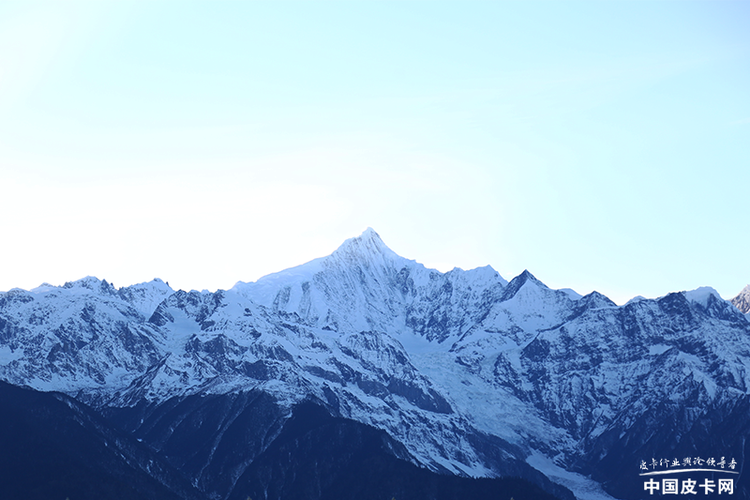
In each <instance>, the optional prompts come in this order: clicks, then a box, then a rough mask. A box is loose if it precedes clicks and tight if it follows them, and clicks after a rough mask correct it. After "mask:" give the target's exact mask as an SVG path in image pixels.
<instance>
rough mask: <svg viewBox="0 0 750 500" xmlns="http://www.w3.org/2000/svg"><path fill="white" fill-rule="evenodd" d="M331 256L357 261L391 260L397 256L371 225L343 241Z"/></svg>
mask: <svg viewBox="0 0 750 500" xmlns="http://www.w3.org/2000/svg"><path fill="white" fill-rule="evenodd" d="M331 257H334V258H336V257H338V258H344V259H346V260H352V259H354V260H357V261H370V262H377V261H384V260H388V261H392V260H393V259H397V258H399V256H398V255H397V254H396V253H395V252H394V251H393V250H391V249H390V248H388V246H386V244H385V243H383V240H382V239H381V238H380V235H379V234H378V233H376V232H375V230H374V229H373V228H371V227H368V228H367V229H365V230H364V232H363V233H362V234H360V235H359V236H357V237H354V238H349V239H348V240H346V241H344V242H343V243H342V244H341V246H339V247H338V248H337V249H336V250H335V251H334V252H333V253H332V254H331Z"/></svg>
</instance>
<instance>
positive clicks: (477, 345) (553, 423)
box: [0, 229, 750, 496]
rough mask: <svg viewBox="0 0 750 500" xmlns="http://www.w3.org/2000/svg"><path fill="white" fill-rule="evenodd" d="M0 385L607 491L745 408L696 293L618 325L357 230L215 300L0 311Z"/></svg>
mask: <svg viewBox="0 0 750 500" xmlns="http://www.w3.org/2000/svg"><path fill="white" fill-rule="evenodd" d="M746 292H747V293H746ZM743 294H744V295H743ZM741 296H744V297H748V296H750V290H749V289H748V288H746V289H745V290H744V291H743V293H742V294H740V296H738V298H739V297H741ZM738 298H736V299H735V300H733V301H732V303H733V304H734V305H735V306H737V307H740V305H737V304H738V301H737V299H738ZM740 304H741V303H740ZM0 378H2V379H3V380H6V381H8V382H10V383H13V384H16V385H25V386H30V387H33V388H36V389H41V390H60V391H63V392H66V393H68V394H71V395H73V396H75V397H77V398H79V399H81V400H82V401H85V402H87V403H89V404H92V405H94V406H97V407H105V406H115V407H126V406H132V405H135V404H137V403H138V402H139V401H143V400H146V401H151V402H156V403H158V402H160V401H166V400H167V399H168V398H170V397H174V396H186V395H192V394H226V393H236V392H241V391H248V390H259V391H264V392H267V393H268V394H271V395H273V396H274V397H275V398H277V399H278V400H279V401H281V402H282V403H284V404H288V405H289V406H290V407H291V405H293V404H294V403H296V402H299V401H302V400H304V399H305V398H306V397H308V396H314V397H316V398H317V399H319V400H321V401H326V402H327V404H329V405H330V407H331V408H333V409H335V411H336V412H337V413H338V414H340V415H341V416H343V417H347V418H352V419H355V420H358V421H360V422H363V423H367V424H370V425H373V426H375V427H378V428H380V429H383V430H385V431H387V432H388V433H389V434H390V435H391V436H393V437H394V438H395V439H396V440H398V441H400V442H401V443H403V444H404V445H405V446H406V448H407V449H408V451H409V453H410V454H411V455H412V456H413V457H414V460H415V461H416V462H418V463H420V464H422V465H424V466H427V467H429V468H431V469H433V470H437V471H444V472H451V473H455V474H462V475H471V476H492V475H502V474H518V472H517V470H516V469H513V467H512V466H510V465H508V464H510V463H512V462H514V461H515V463H521V464H525V463H527V462H528V463H532V464H537V463H547V464H548V465H549V467H553V465H554V467H557V468H559V469H556V470H558V472H559V471H562V470H568V471H571V473H572V472H576V473H578V472H580V473H582V474H584V475H585V476H591V475H593V476H597V475H598V477H599V479H598V480H600V481H604V482H606V481H607V480H608V479H607V477H606V474H604V473H601V471H599V472H597V463H598V462H599V461H606V459H607V457H608V456H609V457H614V456H615V455H616V454H618V453H619V454H621V455H623V454H624V455H625V456H628V457H630V458H631V459H633V460H636V458H637V455H634V454H636V452H637V451H638V450H640V449H643V448H638V447H637V446H636V445H635V444H634V443H636V441H638V440H639V439H641V440H642V439H645V438H643V437H642V436H645V435H653V433H652V434H648V433H646V434H644V427H643V426H644V425H646V424H644V421H647V420H648V415H650V414H652V413H653V412H660V414H662V415H664V414H666V415H668V416H670V415H671V416H674V418H675V419H676V420H677V421H678V422H679V423H678V424H676V425H678V426H679V428H680V432H682V433H683V434H687V433H689V432H691V431H690V429H692V428H693V426H694V424H696V422H698V421H699V420H700V421H701V422H705V421H706V419H708V420H711V419H721V418H723V417H724V416H725V415H726V412H725V411H724V410H721V409H722V408H734V407H735V406H736V405H735V406H732V405H734V404H735V403H736V402H737V401H740V400H744V399H743V398H745V399H746V398H748V395H749V394H750V322H748V321H747V320H746V319H745V317H744V315H743V314H741V313H740V312H739V311H738V310H737V309H736V308H735V307H733V306H732V305H731V304H729V303H728V302H727V301H724V300H722V299H721V297H719V296H718V294H717V293H716V292H715V291H714V290H712V289H709V288H701V289H698V290H695V291H691V292H679V293H673V294H669V295H667V296H665V297H661V298H659V299H655V300H649V299H640V300H633V301H630V302H628V303H627V304H626V305H624V306H617V305H616V304H614V303H613V302H612V301H610V300H609V299H608V298H606V297H605V296H603V295H601V294H598V293H596V292H594V293H591V294H589V295H586V296H584V297H581V296H580V295H578V294H576V293H575V292H573V291H572V290H553V289H550V288H548V287H547V286H545V285H544V284H543V283H542V282H541V281H539V280H538V279H537V278H535V277H534V276H533V275H532V274H531V273H530V272H528V271H524V272H523V273H522V274H520V275H519V276H517V277H515V278H513V279H512V280H511V281H510V282H508V281H506V280H505V279H503V278H502V277H501V276H500V275H499V274H498V273H497V272H496V271H494V270H493V269H492V268H490V267H484V268H478V269H473V270H470V271H463V270H460V269H454V270H452V271H450V272H447V273H440V272H438V271H435V270H431V269H427V268H425V267H424V266H423V265H421V264H418V263H417V262H415V261H412V260H408V259H405V258H403V257H400V256H398V255H396V254H395V253H394V252H393V251H391V250H390V249H389V248H388V247H387V246H386V245H385V244H384V243H383V241H382V240H381V239H380V237H379V236H378V235H377V233H375V231H373V230H372V229H368V230H367V231H365V232H364V233H363V234H362V235H361V236H359V237H357V238H352V239H350V240H347V241H346V242H344V243H343V244H342V245H341V247H339V248H338V249H337V250H336V251H335V252H333V254H331V255H330V256H328V257H324V258H320V259H316V260H314V261H311V262H309V263H307V264H303V265H301V266H298V267H295V268H292V269H288V270H286V271H281V272H279V273H276V274H272V275H269V276H266V277H264V278H261V279H259V280H258V281H257V282H255V283H241V282H240V283H237V285H235V286H234V287H233V288H232V289H230V290H227V291H221V290H220V291H218V292H216V293H209V292H195V291H193V292H189V293H188V292H183V291H173V290H171V289H170V288H169V287H168V286H167V285H166V284H165V283H163V282H161V281H160V280H154V281H152V282H150V283H144V284H140V285H134V286H131V287H127V288H121V289H119V290H118V289H115V288H114V287H112V286H111V285H110V284H108V283H107V282H106V281H99V280H98V279H96V278H91V277H89V278H84V279H82V280H79V281H77V282H73V283H68V284H66V285H65V286H63V287H52V286H43V287H40V288H38V289H35V290H33V291H30V292H26V291H22V290H13V291H10V292H7V293H4V294H0ZM685 408H690V411H685ZM726 411H731V410H726ZM712 412H713V413H712ZM722 412H724V413H722ZM671 416H670V417H669V418H672V417H671ZM701 419H702V420H701ZM702 425H703V424H702ZM618 443H624V444H618ZM642 444H643V443H642ZM647 444H648V443H645V444H643V446H646V445H647ZM639 446H640V445H639ZM618 456H619V455H618ZM529 457H535V458H533V459H530V458H529ZM540 457H547V459H546V461H545V460H543V459H541V458H540ZM592 457H593V458H592ZM633 457H636V458H633ZM641 458H644V457H641ZM649 458H650V457H649ZM553 462H554V464H553ZM552 464H553V465H552ZM550 470H551V469H550ZM558 476H560V477H563V476H565V474H563V473H558ZM566 477H573V476H566ZM576 477H578V476H576ZM571 484H581V485H584V484H586V485H587V486H585V488H588V489H590V487H591V485H590V484H589V483H586V482H585V481H579V482H576V481H572V482H571ZM581 488H584V486H581ZM589 496H590V493H589Z"/></svg>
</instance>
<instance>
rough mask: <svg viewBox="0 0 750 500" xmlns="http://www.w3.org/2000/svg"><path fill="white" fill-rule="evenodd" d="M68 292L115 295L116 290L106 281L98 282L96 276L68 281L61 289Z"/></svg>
mask: <svg viewBox="0 0 750 500" xmlns="http://www.w3.org/2000/svg"><path fill="white" fill-rule="evenodd" d="M60 288H64V289H68V290H91V291H92V292H100V293H106V294H110V295H115V294H116V293H117V290H115V287H114V285H113V284H112V283H109V282H107V280H100V279H99V278H97V277H96V276H86V277H85V278H81V279H79V280H75V281H68V282H66V283H65V284H64V285H63V286H62V287H60Z"/></svg>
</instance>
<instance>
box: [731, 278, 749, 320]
mask: <svg viewBox="0 0 750 500" xmlns="http://www.w3.org/2000/svg"><path fill="white" fill-rule="evenodd" d="M730 302H731V303H732V304H733V305H734V306H735V307H736V308H737V309H739V310H740V311H742V312H743V313H745V314H750V285H747V286H746V287H745V288H743V289H742V291H741V292H740V293H738V294H737V296H736V297H735V298H733V299H732V300H731V301H730Z"/></svg>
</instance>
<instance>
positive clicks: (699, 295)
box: [682, 286, 724, 307]
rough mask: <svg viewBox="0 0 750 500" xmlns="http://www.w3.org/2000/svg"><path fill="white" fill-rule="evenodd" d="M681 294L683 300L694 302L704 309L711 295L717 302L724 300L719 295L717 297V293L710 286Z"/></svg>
mask: <svg viewBox="0 0 750 500" xmlns="http://www.w3.org/2000/svg"><path fill="white" fill-rule="evenodd" d="M682 294H683V295H684V296H685V298H686V299H687V300H688V301H690V302H696V303H698V304H701V305H702V306H704V307H706V306H707V305H708V300H709V297H710V296H711V295H713V296H714V297H715V298H717V299H719V300H724V299H722V298H721V295H719V292H717V291H716V290H714V289H713V288H711V287H710V286H702V287H699V288H696V289H695V290H689V291H686V292H682Z"/></svg>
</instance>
